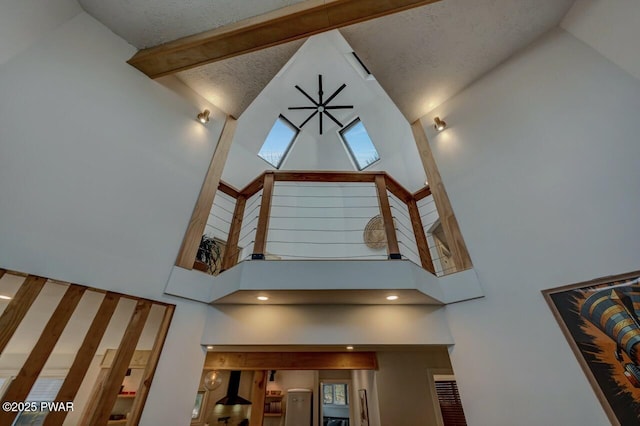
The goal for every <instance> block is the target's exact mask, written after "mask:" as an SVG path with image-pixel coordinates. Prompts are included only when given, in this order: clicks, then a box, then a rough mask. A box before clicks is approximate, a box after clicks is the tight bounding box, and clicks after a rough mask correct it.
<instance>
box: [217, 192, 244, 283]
mask: <svg viewBox="0 0 640 426" xmlns="http://www.w3.org/2000/svg"><path fill="white" fill-rule="evenodd" d="M246 205H247V197H245V196H244V195H238V198H236V208H235V209H234V210H233V218H232V219H231V226H230V227H229V237H228V238H227V247H226V249H225V252H224V257H223V259H222V270H223V271H224V270H227V269H229V268H231V267H233V266H234V265H235V264H236V263H238V250H239V248H238V241H239V240H240V231H241V230H242V218H243V217H244V208H245V206H246Z"/></svg>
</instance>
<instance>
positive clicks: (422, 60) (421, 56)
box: [79, 0, 574, 121]
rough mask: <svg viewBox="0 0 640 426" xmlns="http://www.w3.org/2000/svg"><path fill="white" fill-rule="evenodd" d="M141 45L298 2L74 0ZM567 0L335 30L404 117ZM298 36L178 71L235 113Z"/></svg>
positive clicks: (547, 19)
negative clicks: (257, 49) (286, 41)
mask: <svg viewBox="0 0 640 426" xmlns="http://www.w3.org/2000/svg"><path fill="white" fill-rule="evenodd" d="M79 1H80V4H81V5H82V7H83V8H84V9H85V10H86V11H87V12H89V13H90V14H91V15H93V16H94V17H96V18H97V19H98V20H100V21H101V22H102V23H104V24H105V25H106V26H108V27H109V28H110V29H111V30H112V31H114V32H115V33H116V34H119V35H120V36H121V37H123V38H124V39H126V40H127V41H128V42H130V43H131V44H133V45H134V46H136V47H138V48H144V47H149V46H154V45H158V44H161V43H164V42H167V41H171V40H175V39H177V38H180V37H183V36H187V35H192V34H195V33H198V32H202V31H205V30H209V29H212V28H216V27H219V26H222V25H225V24H228V23H232V22H236V21H239V20H241V19H245V18H248V17H252V16H257V15H260V14H264V13H266V12H269V11H272V10H275V9H278V8H281V7H285V6H288V5H290V4H293V3H299V2H300V1H301V0H260V1H250V0H216V1H211V0H182V1H179V0H112V1H102V0H79ZM573 2H574V0H442V1H441V2H438V3H434V4H430V5H427V6H422V7H419V8H415V9H410V10H407V11H405V12H401V13H397V14H394V15H389V16H385V17H383V18H378V19H375V20H371V21H367V22H363V23H360V24H356V25H353V26H350V27H346V28H343V29H341V30H340V31H341V32H342V34H343V35H344V37H345V39H346V40H347V41H348V42H349V44H350V45H351V46H352V47H353V49H354V50H355V51H356V52H357V53H358V55H359V56H360V57H361V58H362V60H363V61H364V63H365V64H366V65H367V66H368V67H369V69H370V70H371V71H372V72H373V74H374V75H375V77H376V79H377V80H378V81H379V82H380V84H381V85H382V87H383V88H384V89H385V91H386V92H387V93H388V94H389V96H390V97H391V99H393V101H394V102H395V103H396V105H397V106H398V107H399V108H400V110H401V111H402V113H403V114H404V115H405V117H406V118H407V119H408V120H409V121H413V120H415V119H417V118H419V117H422V116H424V115H425V114H427V113H428V112H429V111H431V110H432V109H434V108H435V107H437V106H438V105H440V104H441V103H443V102H444V101H446V100H447V99H449V98H451V97H452V96H453V95H455V94H456V93H458V92H459V91H460V90H462V89H463V88H464V87H465V86H468V85H469V84H470V83H472V82H473V81H475V80H477V79H478V78H479V77H481V76H482V75H483V74H485V73H486V72H488V71H489V70H491V69H492V68H494V67H495V66H496V65H498V64H500V63H501V62H503V61H504V60H505V59H507V58H508V57H509V56H511V55H513V54H514V53H515V52H517V51H518V50H520V49H522V48H523V47H524V46H526V45H527V44H529V43H531V42H532V41H533V40H534V39H536V38H537V37H539V36H540V35H541V34H543V33H544V32H546V31H548V30H550V29H552V28H554V27H556V26H558V24H559V23H560V21H561V20H562V18H563V17H564V15H565V14H566V13H567V11H568V10H569V8H570V7H571V5H572V4H573ZM301 43H302V42H301V41H298V42H291V43H288V44H285V45H282V46H277V47H271V48H268V49H264V50H262V51H258V52H254V53H250V54H247V55H242V56H238V57H235V58H230V59H227V60H224V61H220V62H217V63H214V64H209V65H205V66H202V67H199V68H197V69H193V70H189V71H184V72H181V73H179V75H178V77H179V78H180V79H182V80H183V81H184V82H185V83H186V84H187V85H189V86H191V87H192V88H193V89H194V90H195V91H196V92H198V93H200V94H201V95H202V96H204V97H205V98H207V99H208V100H209V101H211V102H212V103H214V104H215V105H218V106H219V107H220V108H222V109H223V110H225V111H226V112H228V113H230V114H232V115H234V116H236V117H238V116H240V114H241V113H242V112H243V111H244V110H245V109H246V108H247V106H248V105H249V104H250V103H251V102H252V101H253V99H255V97H256V96H257V95H258V94H259V93H260V91H261V90H262V88H264V87H265V85H266V84H267V83H268V82H269V81H270V80H271V78H273V76H274V75H275V74H276V73H277V72H278V70H279V69H280V68H281V67H282V66H283V65H284V64H285V63H286V62H287V60H288V59H289V58H290V57H291V56H292V55H293V53H294V52H295V50H296V49H297V48H298V47H299V46H300V45H301Z"/></svg>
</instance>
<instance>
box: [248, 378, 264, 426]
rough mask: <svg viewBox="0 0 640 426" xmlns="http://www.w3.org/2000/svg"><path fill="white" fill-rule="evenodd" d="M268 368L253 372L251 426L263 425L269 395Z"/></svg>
mask: <svg viewBox="0 0 640 426" xmlns="http://www.w3.org/2000/svg"><path fill="white" fill-rule="evenodd" d="M267 373H268V372H267V370H258V371H254V372H253V389H252V391H251V419H250V420H249V426H262V422H263V421H264V401H265V399H266V395H267Z"/></svg>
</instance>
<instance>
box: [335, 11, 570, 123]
mask: <svg viewBox="0 0 640 426" xmlns="http://www.w3.org/2000/svg"><path fill="white" fill-rule="evenodd" d="M572 4H573V0H443V1H442V2H439V3H435V4H431V5H428V6H423V7H420V8H416V9H411V10H408V11H405V12H401V13H397V14H394V15H389V16H386V17H384V18H380V19H376V20H372V21H368V22H363V23H360V24H357V25H353V26H350V27H347V28H343V29H341V32H342V34H343V36H344V37H345V39H346V40H347V41H348V42H349V44H350V45H351V47H353V49H354V50H355V51H356V52H357V53H358V55H359V56H360V58H361V59H362V60H363V61H364V62H365V64H366V65H367V67H368V68H369V69H370V70H371V72H372V73H373V74H374V75H375V76H376V79H377V80H378V81H379V82H380V84H381V85H382V87H383V88H384V89H385V91H386V92H387V93H388V94H389V96H390V97H391V99H393V100H394V102H395V103H396V105H397V106H398V107H399V108H400V110H401V111H402V112H403V114H404V115H405V116H406V117H407V119H408V120H409V121H414V120H416V119H417V118H419V117H422V116H423V115H425V114H426V113H428V112H429V111H431V110H432V109H433V108H435V107H437V106H438V105H440V104H441V103H443V102H444V101H446V100H447V99H449V98H450V97H451V96H453V95H455V94H456V93H458V92H459V91H460V90H461V89H463V88H464V87H465V86H467V85H469V84H470V83H471V82H473V81H474V80H476V79H478V78H479V77H481V76H482V75H483V74H485V73H486V72H487V71H489V70H491V69H492V68H494V67H495V66H496V65H498V64H499V63H501V62H503V61H504V60H505V59H507V58H508V57H509V56H511V55H512V54H513V53H514V52H516V51H518V50H520V49H522V48H523V47H524V46H526V45H527V44H529V43H531V42H532V41H533V40H534V39H536V38H537V37H539V36H540V35H541V34H543V33H544V32H546V31H548V30H550V29H551V28H554V27H556V26H557V25H558V24H559V23H560V21H561V20H562V18H563V16H564V15H565V14H566V13H567V11H568V10H569V8H570V7H571V5H572Z"/></svg>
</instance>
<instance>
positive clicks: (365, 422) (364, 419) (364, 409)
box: [358, 389, 369, 426]
mask: <svg viewBox="0 0 640 426" xmlns="http://www.w3.org/2000/svg"><path fill="white" fill-rule="evenodd" d="M358 396H359V398H360V426H369V406H368V405H367V390H366V389H360V390H358Z"/></svg>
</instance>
